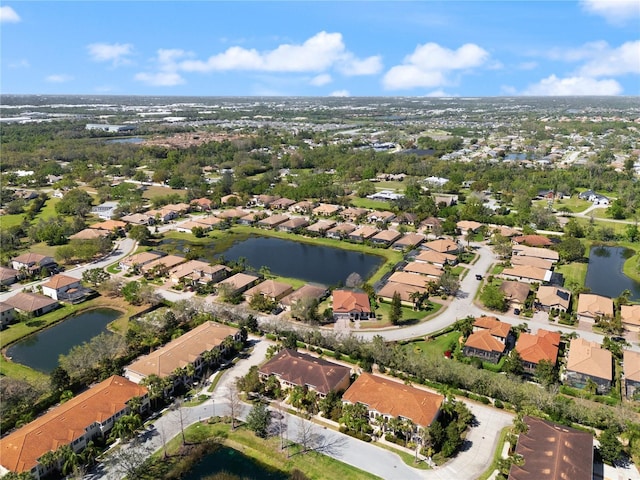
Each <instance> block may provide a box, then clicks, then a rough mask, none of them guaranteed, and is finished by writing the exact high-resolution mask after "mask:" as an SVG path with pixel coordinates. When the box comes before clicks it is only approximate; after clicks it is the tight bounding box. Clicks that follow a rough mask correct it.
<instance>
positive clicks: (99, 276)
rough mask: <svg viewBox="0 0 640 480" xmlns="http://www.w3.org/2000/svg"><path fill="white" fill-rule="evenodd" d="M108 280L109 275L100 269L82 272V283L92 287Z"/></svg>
mask: <svg viewBox="0 0 640 480" xmlns="http://www.w3.org/2000/svg"><path fill="white" fill-rule="evenodd" d="M109 278H111V275H109V274H108V273H107V272H106V271H104V270H103V269H102V268H91V269H89V270H85V271H84V272H82V281H84V282H87V283H90V284H91V285H93V286H94V287H97V286H98V285H100V284H101V283H102V282H105V281H106V280H108V279H109Z"/></svg>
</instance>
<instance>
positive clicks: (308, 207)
mask: <svg viewBox="0 0 640 480" xmlns="http://www.w3.org/2000/svg"><path fill="white" fill-rule="evenodd" d="M313 206H314V205H313V202H310V201H308V200H302V201H301V202H298V203H295V204H293V205H291V206H290V207H289V211H290V212H293V213H299V214H302V215H306V214H309V213H311V211H312V210H313Z"/></svg>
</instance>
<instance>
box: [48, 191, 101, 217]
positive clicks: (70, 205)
mask: <svg viewBox="0 0 640 480" xmlns="http://www.w3.org/2000/svg"><path fill="white" fill-rule="evenodd" d="M92 202H93V200H92V198H91V195H89V194H88V193H87V192H85V191H84V190H82V189H79V188H74V189H73V190H69V191H68V192H67V193H65V195H64V196H63V197H62V199H61V200H60V201H59V202H58V203H56V207H55V208H56V212H58V213H59V214H61V215H68V216H74V217H86V216H87V215H88V214H89V212H91V204H92Z"/></svg>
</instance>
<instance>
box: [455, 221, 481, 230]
mask: <svg viewBox="0 0 640 480" xmlns="http://www.w3.org/2000/svg"><path fill="white" fill-rule="evenodd" d="M481 226H482V223H480V222H474V221H473V220H460V221H459V222H458V223H456V227H458V228H459V229H461V230H477V229H479V228H480V227H481Z"/></svg>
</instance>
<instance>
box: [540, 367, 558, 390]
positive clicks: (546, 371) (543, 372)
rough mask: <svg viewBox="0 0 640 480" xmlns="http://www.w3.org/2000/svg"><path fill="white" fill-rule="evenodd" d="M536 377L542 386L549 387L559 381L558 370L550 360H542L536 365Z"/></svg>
mask: <svg viewBox="0 0 640 480" xmlns="http://www.w3.org/2000/svg"><path fill="white" fill-rule="evenodd" d="M535 377H536V379H537V380H538V382H540V383H541V384H542V385H544V386H545V387H549V386H551V385H553V384H555V383H557V381H558V370H557V368H556V366H555V365H554V364H553V363H551V362H550V361H549V360H540V361H539V362H538V364H537V365H536V372H535Z"/></svg>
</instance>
